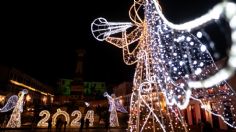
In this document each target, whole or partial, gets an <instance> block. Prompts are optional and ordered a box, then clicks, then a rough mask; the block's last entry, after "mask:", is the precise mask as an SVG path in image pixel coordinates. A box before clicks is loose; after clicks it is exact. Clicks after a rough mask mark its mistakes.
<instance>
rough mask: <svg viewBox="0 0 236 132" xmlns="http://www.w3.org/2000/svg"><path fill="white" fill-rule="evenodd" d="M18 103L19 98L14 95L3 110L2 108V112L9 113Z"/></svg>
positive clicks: (0, 110) (0, 109)
mask: <svg viewBox="0 0 236 132" xmlns="http://www.w3.org/2000/svg"><path fill="white" fill-rule="evenodd" d="M17 101H18V96H17V95H12V96H11V97H10V98H9V99H8V100H7V103H6V104H5V105H4V106H3V107H2V108H0V112H7V111H10V110H12V109H13V108H14V107H15V106H16V104H17Z"/></svg>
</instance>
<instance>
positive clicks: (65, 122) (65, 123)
mask: <svg viewBox="0 0 236 132" xmlns="http://www.w3.org/2000/svg"><path fill="white" fill-rule="evenodd" d="M63 125H64V132H65V131H66V125H67V121H64V122H63Z"/></svg>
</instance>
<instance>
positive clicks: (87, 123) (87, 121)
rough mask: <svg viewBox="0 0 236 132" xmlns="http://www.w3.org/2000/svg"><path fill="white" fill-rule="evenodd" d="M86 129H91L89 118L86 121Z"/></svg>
mask: <svg viewBox="0 0 236 132" xmlns="http://www.w3.org/2000/svg"><path fill="white" fill-rule="evenodd" d="M85 127H86V131H88V128H89V119H88V118H87V119H86V120H85Z"/></svg>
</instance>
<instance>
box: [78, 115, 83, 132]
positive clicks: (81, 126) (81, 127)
mask: <svg viewBox="0 0 236 132" xmlns="http://www.w3.org/2000/svg"><path fill="white" fill-rule="evenodd" d="M83 127H84V117H82V118H81V120H80V128H79V131H80V132H82V131H83Z"/></svg>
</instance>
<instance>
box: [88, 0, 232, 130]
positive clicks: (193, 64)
mask: <svg viewBox="0 0 236 132" xmlns="http://www.w3.org/2000/svg"><path fill="white" fill-rule="evenodd" d="M226 5H227V6H228V5H231V4H229V3H228V4H226ZM141 6H143V7H144V8H143V9H144V16H145V17H144V20H142V19H141V17H140V16H139V14H138V11H139V8H141ZM223 8H224V4H222V3H221V4H218V5H216V6H215V7H214V8H213V9H212V10H210V11H209V12H208V13H207V14H205V15H203V16H202V17H200V18H197V19H196V20H193V21H190V22H187V23H184V24H179V25H177V24H173V23H171V22H169V21H168V20H167V19H166V18H165V17H164V15H163V13H162V12H161V8H160V5H159V3H158V2H157V1H155V0H135V1H134V4H133V5H132V7H131V9H130V18H131V20H132V21H133V24H130V25H129V24H128V23H126V24H124V25H122V26H120V25H119V24H117V26H118V27H119V28H116V30H114V31H110V27H109V26H107V27H105V26H103V27H102V29H99V32H101V31H106V32H105V33H104V32H101V33H99V32H97V31H98V30H95V29H94V28H93V27H94V25H95V26H97V25H102V24H104V23H108V22H106V20H103V21H100V23H97V22H98V20H97V19H96V20H95V21H94V22H93V23H92V25H91V30H92V33H93V35H94V33H98V34H96V35H94V37H95V38H96V39H98V40H99V41H101V40H106V41H107V42H109V43H111V44H112V45H114V46H117V47H118V48H122V50H123V60H124V62H125V63H126V64H127V65H132V64H135V63H137V64H136V71H135V74H134V80H133V85H134V86H133V92H132V94H131V101H130V117H129V128H128V129H129V131H140V130H141V131H142V130H148V129H150V128H152V129H162V131H166V129H170V130H172V131H174V129H181V130H184V131H188V128H187V125H186V123H185V122H184V121H183V120H181V119H182V115H181V113H180V112H173V113H174V114H175V116H176V118H177V119H178V121H177V122H175V123H172V122H171V121H170V123H169V124H168V125H167V124H165V123H164V122H163V121H161V120H162V119H161V118H164V117H163V115H162V114H161V113H162V111H163V108H161V105H159V106H156V105H155V104H154V102H155V101H156V99H157V98H159V96H163V97H164V100H165V103H166V104H167V105H168V107H169V108H167V110H168V109H171V110H172V111H175V110H176V109H175V108H176V107H177V110H179V109H185V108H186V107H187V106H188V104H189V101H190V97H191V95H192V96H194V97H195V96H196V97H198V96H200V95H201V94H203V93H207V90H208V89H202V90H203V91H204V92H197V91H195V89H191V88H192V86H194V87H196V86H198V85H199V86H202V83H201V82H190V83H189V81H190V80H191V79H193V78H194V79H195V78H196V79H200V80H202V79H204V78H206V77H208V76H209V75H210V74H211V71H210V70H212V71H217V67H215V65H214V61H213V59H212V57H211V55H210V54H209V52H208V50H207V48H206V46H205V45H204V44H203V43H201V41H200V40H199V39H200V38H202V37H204V34H203V33H202V32H198V33H197V36H194V35H192V34H191V33H189V32H188V31H191V30H193V29H199V27H200V26H202V25H203V24H207V23H208V22H209V21H210V20H212V19H219V17H220V15H221V14H222V12H223ZM131 11H132V12H133V11H134V14H132V13H131ZM226 12H227V11H226ZM232 14H233V13H229V14H228V16H231V17H232V16H235V15H232ZM134 16H135V17H134ZM231 17H228V18H230V19H229V20H231ZM232 20H234V19H232ZM232 20H231V21H229V23H230V22H231V23H232ZM230 25H234V24H230ZM131 26H133V27H134V28H135V29H134V30H133V31H131V32H128V31H126V29H128V28H129V27H131ZM100 27H101V26H100ZM231 27H232V26H231ZM234 30H235V29H234ZM234 30H233V31H234ZM119 32H121V33H122V37H112V35H113V34H115V33H119ZM101 36H102V37H101ZM232 36H233V37H232V40H234V39H236V37H234V36H235V35H234V32H233V33H232ZM101 38H102V39H101ZM135 42H137V43H135ZM234 42H236V40H235V41H233V43H234ZM134 43H135V44H136V47H135V48H134V49H133V50H132V51H131V50H130V49H129V45H131V44H134ZM233 45H234V44H233ZM232 47H233V46H232ZM232 49H233V48H231V51H232ZM234 54H235V52H230V56H235V55H234ZM229 62H231V70H230V72H232V70H234V68H232V65H233V60H232V58H231V61H229ZM203 66H208V67H209V66H212V67H211V69H210V68H209V70H206V69H205V67H203ZM227 71H229V70H227ZM223 77H224V78H227V77H229V75H228V74H225V75H224V76H223ZM216 80H221V78H218V79H216ZM220 82H222V80H221V81H220ZM191 83H192V84H191ZM184 84H188V85H184ZM190 84H191V85H190ZM209 85H210V84H209V82H207V83H206V84H204V86H209ZM189 86H190V87H189ZM154 93H155V96H153V94H154ZM192 93H193V94H192ZM215 96H217V95H215ZM227 96H229V95H227ZM217 103H219V104H221V103H222V102H221V101H219V102H217ZM219 107H220V106H219ZM154 109H155V111H154ZM141 112H142V114H144V115H143V116H144V118H141V117H140V113H141ZM159 115H161V117H160V118H159ZM219 115H222V117H223V118H222V119H223V120H224V121H225V122H227V120H226V119H227V118H225V116H224V115H223V114H222V113H219ZM149 118H152V119H154V120H155V121H156V122H155V121H153V124H152V123H150V122H149V121H148V120H147V119H149ZM169 118H170V120H174V119H172V118H171V117H169ZM178 123H180V124H181V125H177V124H178ZM227 123H228V124H229V122H227ZM149 124H151V126H152V125H153V126H154V125H155V126H157V125H156V124H158V127H159V128H153V127H151V126H150V125H149ZM168 126H169V128H167V127H168ZM180 126H181V127H180Z"/></svg>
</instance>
